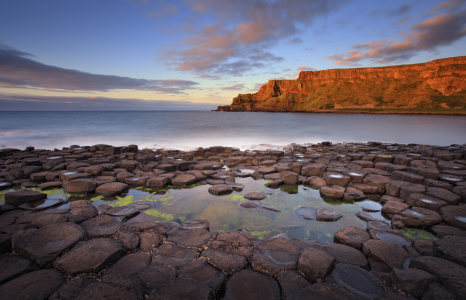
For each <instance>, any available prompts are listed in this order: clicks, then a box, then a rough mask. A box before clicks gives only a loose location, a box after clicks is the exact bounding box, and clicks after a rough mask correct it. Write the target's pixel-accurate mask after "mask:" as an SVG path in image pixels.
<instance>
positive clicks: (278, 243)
mask: <svg viewBox="0 0 466 300" xmlns="http://www.w3.org/2000/svg"><path fill="white" fill-rule="evenodd" d="M298 258H299V250H298V248H296V247H295V246H294V245H293V244H292V243H290V242H289V241H287V240H283V239H273V240H270V241H266V242H262V243H260V244H259V245H257V246H256V247H255V249H254V254H253V257H252V264H251V265H252V267H253V269H254V270H256V271H259V272H262V273H265V274H268V275H271V276H276V275H278V274H279V273H280V272H281V271H282V270H291V269H296V266H297V263H298Z"/></svg>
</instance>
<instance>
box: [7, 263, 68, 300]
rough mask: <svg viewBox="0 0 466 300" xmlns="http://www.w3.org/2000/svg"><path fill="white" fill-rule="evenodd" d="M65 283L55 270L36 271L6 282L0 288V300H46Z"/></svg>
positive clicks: (63, 278) (61, 275)
mask: <svg viewBox="0 0 466 300" xmlns="http://www.w3.org/2000/svg"><path fill="white" fill-rule="evenodd" d="M64 281H65V277H64V276H63V274H62V273H61V272H59V271H57V270H55V269H46V270H38V271H34V272H31V273H27V274H25V275H22V276H20V277H18V278H15V279H13V280H10V281H8V282H7V283H5V284H3V285H1V286H0V295H1V297H2V299H18V300H19V299H21V300H42V299H47V298H48V297H49V296H50V295H51V294H52V293H53V292H55V290H56V289H57V288H58V287H59V286H60V285H61V284H62V283H63V282H64Z"/></svg>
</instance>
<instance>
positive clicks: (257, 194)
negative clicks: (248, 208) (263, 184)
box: [244, 192, 267, 200]
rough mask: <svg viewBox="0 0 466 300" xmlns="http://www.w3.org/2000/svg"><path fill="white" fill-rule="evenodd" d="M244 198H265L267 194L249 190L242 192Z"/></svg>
mask: <svg viewBox="0 0 466 300" xmlns="http://www.w3.org/2000/svg"><path fill="white" fill-rule="evenodd" d="M244 198H246V199H249V200H262V199H265V198H267V195H266V194H264V193H261V192H249V193H246V194H244Z"/></svg>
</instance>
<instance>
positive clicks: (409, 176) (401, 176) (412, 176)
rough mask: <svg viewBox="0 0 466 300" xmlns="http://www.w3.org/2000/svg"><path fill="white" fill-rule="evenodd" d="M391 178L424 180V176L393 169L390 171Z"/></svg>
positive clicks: (417, 181)
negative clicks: (393, 170)
mask: <svg viewBox="0 0 466 300" xmlns="http://www.w3.org/2000/svg"><path fill="white" fill-rule="evenodd" d="M392 179H393V180H399V181H407V182H411V183H422V181H423V180H424V176H421V175H417V174H413V173H408V172H402V171H395V172H393V173H392Z"/></svg>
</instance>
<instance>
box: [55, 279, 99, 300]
mask: <svg viewBox="0 0 466 300" xmlns="http://www.w3.org/2000/svg"><path fill="white" fill-rule="evenodd" d="M96 282H97V280H96V279H95V278H93V277H78V278H75V279H72V280H70V281H68V282H65V283H64V284H63V285H62V286H60V287H59V288H58V290H56V291H55V293H53V294H52V295H51V296H50V300H71V299H76V298H77V297H78V296H79V294H80V293H81V292H82V291H83V290H84V289H85V288H86V287H87V286H89V285H91V284H93V283H96Z"/></svg>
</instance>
